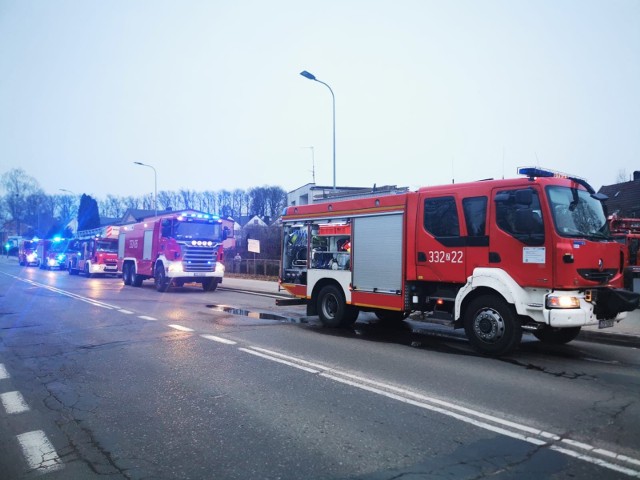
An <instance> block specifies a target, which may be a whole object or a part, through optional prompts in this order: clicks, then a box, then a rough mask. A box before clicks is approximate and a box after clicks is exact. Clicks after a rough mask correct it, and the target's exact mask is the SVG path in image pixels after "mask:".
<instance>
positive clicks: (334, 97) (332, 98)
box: [300, 70, 336, 192]
mask: <svg viewBox="0 0 640 480" xmlns="http://www.w3.org/2000/svg"><path fill="white" fill-rule="evenodd" d="M300 75H302V76H303V77H305V78H308V79H309V80H313V81H314V82H318V83H321V84H322V85H324V86H325V87H327V88H328V89H329V91H330V92H331V100H332V105H333V191H334V192H335V190H336V96H335V95H334V93H333V90H332V88H331V87H330V86H329V84H328V83H325V82H323V81H322V80H318V79H317V78H316V76H315V75H314V74H313V73H310V72H307V71H306V70H303V71H302V72H300Z"/></svg>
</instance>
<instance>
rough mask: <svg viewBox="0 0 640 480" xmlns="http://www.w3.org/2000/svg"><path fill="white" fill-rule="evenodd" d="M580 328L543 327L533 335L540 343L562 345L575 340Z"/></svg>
mask: <svg viewBox="0 0 640 480" xmlns="http://www.w3.org/2000/svg"><path fill="white" fill-rule="evenodd" d="M580 328H581V327H571V328H552V327H545V328H543V329H542V330H535V331H534V332H532V333H533V335H534V336H535V337H536V338H537V339H538V340H540V341H541V342H542V343H548V344H550V345H564V344H565V343H569V342H570V341H571V340H573V339H575V338H576V337H577V336H578V334H579V333H580Z"/></svg>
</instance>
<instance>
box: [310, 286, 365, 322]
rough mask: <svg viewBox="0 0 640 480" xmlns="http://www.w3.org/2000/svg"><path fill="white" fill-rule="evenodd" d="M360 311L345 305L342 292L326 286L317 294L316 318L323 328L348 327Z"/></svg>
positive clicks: (334, 287)
mask: <svg viewBox="0 0 640 480" xmlns="http://www.w3.org/2000/svg"><path fill="white" fill-rule="evenodd" d="M359 313H360V311H359V310H358V309H357V308H356V307H353V306H351V305H347V302H346V301H345V298H344V294H343V293H342V290H341V289H339V288H338V287H336V286H335V285H327V286H325V287H323V288H322V290H320V293H319V294H318V316H319V317H320V321H321V322H322V324H323V325H324V326H325V327H332V328H336V327H348V326H349V325H353V323H354V322H355V321H356V320H357V318H358V314H359Z"/></svg>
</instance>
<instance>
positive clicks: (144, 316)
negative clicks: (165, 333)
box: [138, 315, 158, 320]
mask: <svg viewBox="0 0 640 480" xmlns="http://www.w3.org/2000/svg"><path fill="white" fill-rule="evenodd" d="M138 318H141V319H142V320H158V319H157V318H153V317H147V316H146V315H138Z"/></svg>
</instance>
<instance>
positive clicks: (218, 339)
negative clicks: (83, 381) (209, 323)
mask: <svg viewBox="0 0 640 480" xmlns="http://www.w3.org/2000/svg"><path fill="white" fill-rule="evenodd" d="M200 336H201V337H202V338H206V339H207V340H213V341H214V342H218V343H224V344H226V345H235V344H236V343H237V342H234V341H233V340H227V339H226V338H222V337H216V336H215V335H200Z"/></svg>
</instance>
